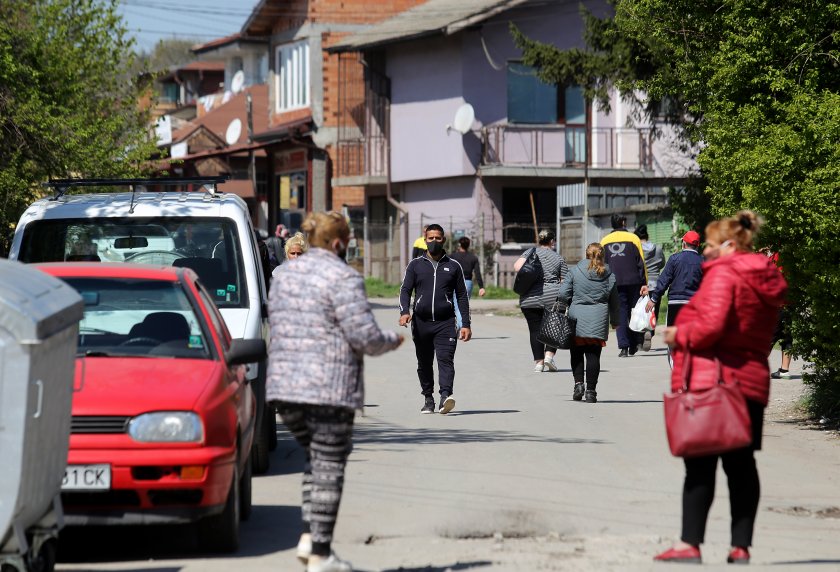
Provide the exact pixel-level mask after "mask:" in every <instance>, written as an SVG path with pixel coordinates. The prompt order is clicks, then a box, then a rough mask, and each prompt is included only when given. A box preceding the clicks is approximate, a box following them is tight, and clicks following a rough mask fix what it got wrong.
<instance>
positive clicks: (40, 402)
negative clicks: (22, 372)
mask: <svg viewBox="0 0 840 572" xmlns="http://www.w3.org/2000/svg"><path fill="white" fill-rule="evenodd" d="M35 385H36V387H37V388H38V401H36V402H35V413H34V414H33V415H32V418H33V419H38V418H39V417H40V416H41V408H42V405H43V404H44V382H43V381H41V380H40V379H36V380H35Z"/></svg>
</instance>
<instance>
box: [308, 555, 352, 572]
mask: <svg viewBox="0 0 840 572" xmlns="http://www.w3.org/2000/svg"><path fill="white" fill-rule="evenodd" d="M306 572H353V565H352V564H350V563H349V562H347V561H346V560H341V559H340V558H339V557H338V556H336V555H335V552H333V553H332V554H330V557H329V558H319V559H318V562H317V563H315V562H312V561H311V559H310V562H309V564H307V565H306Z"/></svg>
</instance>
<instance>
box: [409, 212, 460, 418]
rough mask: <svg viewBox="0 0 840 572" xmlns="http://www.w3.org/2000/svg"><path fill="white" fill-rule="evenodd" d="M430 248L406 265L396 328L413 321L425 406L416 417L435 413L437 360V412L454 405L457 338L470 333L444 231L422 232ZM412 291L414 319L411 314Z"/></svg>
mask: <svg viewBox="0 0 840 572" xmlns="http://www.w3.org/2000/svg"><path fill="white" fill-rule="evenodd" d="M425 239H426V246H427V248H428V250H426V252H425V253H423V254H422V255H421V256H418V257H417V258H415V259H413V260H412V261H411V262H409V263H408V266H407V267H406V269H405V277H404V278H403V283H402V286H401V287H400V325H401V326H407V325H408V324H409V322H411V334H412V337H413V338H414V348H415V350H416V352H417V375H418V376H419V377H420V388H421V393H422V394H423V396H424V397H425V402H424V404H423V408H422V409H421V410H420V413H434V411H435V399H434V397H433V394H434V390H435V377H434V370H433V368H432V365H433V363H434V359H435V356H437V361H438V384H439V386H440V409H439V410H438V411H439V412H440V413H449V412H450V411H452V409H453V408H454V407H455V398H454V397H453V396H452V385H453V382H454V380H455V365H454V362H455V347H456V346H457V344H458V339H461V340H464V341H465V342H468V341H469V340H470V337H471V336H472V332H471V331H470V302H469V298H468V297H467V285H466V283H465V281H464V271H463V269H462V268H461V265H460V264H458V262H456V261H455V260H452V259H451V258H449V256H447V255H446V252H444V250H443V240H444V234H443V227H441V226H440V225H438V224H430V225H429V226H428V227H427V228H426V232H425ZM412 292H413V293H414V315H413V316H412V315H411V313H410V312H409V303H410V302H411V294H412ZM455 296H457V297H458V307H459V308H460V309H461V317H462V326H463V327H462V328H461V330H460V331H458V330H457V326H456V325H455V306H454V305H453V301H454V299H455Z"/></svg>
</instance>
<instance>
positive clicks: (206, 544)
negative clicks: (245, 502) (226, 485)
mask: <svg viewBox="0 0 840 572" xmlns="http://www.w3.org/2000/svg"><path fill="white" fill-rule="evenodd" d="M239 502H240V501H239V460H238V459H237V462H236V463H235V464H234V466H233V478H232V479H231V481H230V490H229V491H228V496H227V501H226V502H225V508H224V510H223V511H222V512H221V513H219V514H214V515H212V516H206V517H204V518H202V519H201V520H199V521H198V543H199V546H201V549H202V550H205V551H207V552H236V550H238V549H239Z"/></svg>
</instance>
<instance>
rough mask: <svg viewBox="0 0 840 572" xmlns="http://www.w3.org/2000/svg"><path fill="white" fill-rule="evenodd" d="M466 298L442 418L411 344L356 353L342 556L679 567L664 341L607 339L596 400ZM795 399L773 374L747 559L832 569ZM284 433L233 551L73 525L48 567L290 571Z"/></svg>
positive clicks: (430, 562) (827, 441) (290, 455)
mask: <svg viewBox="0 0 840 572" xmlns="http://www.w3.org/2000/svg"><path fill="white" fill-rule="evenodd" d="M394 305H395V303H394V301H393V300H387V301H379V302H375V303H374V306H375V308H376V314H377V317H378V319H379V320H380V323H382V324H384V325H386V326H389V327H390V326H395V325H396V319H397V315H396V312H395V311H394V310H393V307H394ZM476 306H481V307H480V308H479V311H481V312H484V313H483V314H480V315H476V316H474V322H475V325H474V334H475V338H474V339H473V341H471V342H469V343H467V344H459V347H458V352H457V354H456V383H455V396H456V398H457V402H458V404H457V407H456V410H455V411H454V412H453V413H452V414H450V415H448V416H442V415H419V413H418V412H419V409H420V406H421V405H422V398H421V396H420V394H419V384H418V381H417V378H416V373H415V368H416V365H415V364H416V362H415V360H414V348H413V345H412V344H411V343H410V342H408V343H406V344H405V345H404V346H403V347H402V348H400V350H398V351H396V352H393V353H391V354H388V355H386V356H383V357H380V358H374V359H368V360H367V362H366V364H367V365H366V379H367V399H366V402H367V406H366V407H365V416H364V417H357V428H356V440H355V451H354V453H353V455H352V456H351V462H350V464H349V466H348V471H347V484H346V488H345V499H344V503H343V505H342V508H341V514H340V516H339V524H338V528H337V531H336V543H335V549H336V551H337V552H338V553H339V554H340V555H341V556H342V557H344V558H347V559H349V560H351V561H352V562H353V563H354V564H355V566H356V567H357V569H358V570H361V571H371V572H372V571H380V572H385V571H387V572H392V571H393V572H395V571H397V570H403V571H406V572H410V571H431V572H443V571H445V570H453V571H454V570H479V571H483V570H488V571H489V570H494V571H495V570H499V571H503V570H505V571H506V570H510V571H517V570H522V571H525V570H670V569H673V568H674V567H673V566H667V565H654V564H653V563H652V562H651V557H652V556H653V555H654V554H656V553H657V552H658V551H660V550H662V549H664V548H665V547H667V546H668V545H669V544H670V543H671V542H672V541H673V540H674V539H675V538H676V536H677V534H678V532H679V520H680V490H681V485H682V474H683V471H682V463H681V461H680V460H678V459H674V458H673V457H671V456H670V455H669V453H668V450H667V444H666V440H665V435H664V430H663V424H662V404H661V396H662V393H663V391H664V390H665V389H666V387H667V376H668V368H667V363H666V360H665V357H664V350H663V348H661V347H659V346H661V344H658V343H656V338H654V349H653V350H652V351H651V352H650V353H646V354H639V355H637V356H636V357H633V358H629V359H619V358H618V357H617V351H616V350H615V348H614V341H613V340H611V342H610V344H609V346H608V348H606V350H605V354H604V359H603V363H602V368H603V372H602V374H601V384H600V386H599V400H600V401H599V403H598V404H594V405H592V404H585V403H578V402H573V401H572V400H571V390H572V381H571V374H570V373H569V370H568V366H567V362H568V353H567V352H561V354H560V355H559V356H558V363H560V364H562V365H564V366H565V367H564V371H561V372H558V373H544V374H534V373H532V372H531V369H532V362H531V359H530V352H529V349H528V343H527V339H526V336H527V328H526V326H525V321H524V319H522V318H521V317H511V316H507V315H504V314H506V313H513V312H512V310H513V303H507V302H505V303H498V302H492V301H481V302H478V303H477V304H476ZM500 314H502V315H500ZM774 360H775V361H774V364H777V363H778V355H777V356H774ZM794 371H795V372H796V371H799V365H798V364H794ZM800 393H801V381H800V380H798V379H793V380H788V381H778V382H774V386H773V396H772V399H773V401H772V403H771V408H770V410H769V411H768V422H767V424H766V426H765V440H764V448H765V450H764V451H763V452H761V453H759V468H760V469H759V470H760V472H761V477H762V487H763V492H762V502H761V507H760V513H759V519H758V527H757V531H756V538H755V547H754V550H753V568H756V567H758V568H759V569H762V568H765V567H766V569H768V570H788V569H793V570H840V508H837V507H840V454H839V453H840V448H838V445H840V439H838V437H837V435H836V434H834V435H832V434H828V433H825V432H821V431H814V430H810V429H808V428H806V427H804V426H803V425H802V424H801V423H799V422H797V415H796V414H795V413H794V412H793V411H794V410H793V409H792V407H791V406H792V404H793V403H795V402H796V401H797V400H798V398H799V395H800ZM280 439H281V440H280V443H279V446H278V449H277V451H276V452H275V453H274V456H273V458H272V471H271V474H270V475H269V476H263V477H259V478H256V479H255V481H254V504H255V506H254V513H253V516H252V518H251V520H250V521H249V522H247V523H245V524H244V525H243V534H244V540H243V548H242V550H241V552H240V553H239V554H238V555H237V556H235V557H221V558H207V557H206V556H205V555H202V554H200V553H198V551H197V548H196V546H195V540H194V538H193V537H192V536H191V534H190V533H189V531H186V530H182V529H174V530H172V529H163V530H146V529H140V530H138V529H136V528H134V529H124V530H113V529H111V530H102V529H99V530H81V531H72V534H66V535H64V540H63V543H62V546H61V555H60V562H59V568H60V569H63V570H137V571H147V572H178V571H181V570H183V571H185V572H193V571H195V572H199V571H200V572H215V571H219V572H222V571H227V570H230V569H231V568H238V569H241V570H246V569H247V570H249V571H250V570H256V571H261V570H266V571H272V572H277V571H282V572H285V571H298V570H301V567H300V565H299V564H298V563H297V561H296V560H295V558H294V546H295V544H296V542H297V537H298V532H299V528H298V519H299V514H300V513H299V510H298V502H299V500H298V499H299V479H300V475H299V473H298V472H299V470H300V467H301V460H302V455H301V452H300V450H299V449H297V447H296V446H295V445H294V443H293V442H292V441H291V440H290V439H289V438H288V437H287V436H286V434H285V433H281V435H280ZM719 485H720V486H719V487H718V498H717V499H716V502H715V505H714V506H713V508H712V514H711V517H710V523H709V531H708V535H707V544H706V545H705V546H704V559H705V561H706V562H707V563H710V564H711V565H712V566H711V567H712V569H717V568H721V569H723V568H724V566H725V565H723V564H721V563H723V562H724V561H725V557H726V550H727V546H728V540H729V539H728V500H727V498H728V497H727V491H726V486H725V478H724V476H723V473H722V472H721V473H720V474H719ZM821 511H822V512H821ZM826 517H828V518H826ZM756 565H757V566H756ZM676 569H677V570H681V569H683V568H681V567H679V566H676Z"/></svg>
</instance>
